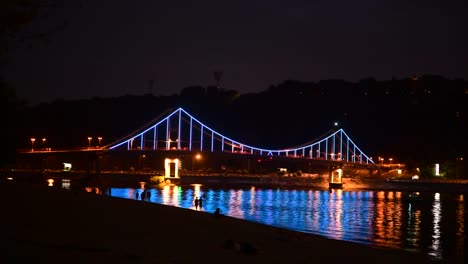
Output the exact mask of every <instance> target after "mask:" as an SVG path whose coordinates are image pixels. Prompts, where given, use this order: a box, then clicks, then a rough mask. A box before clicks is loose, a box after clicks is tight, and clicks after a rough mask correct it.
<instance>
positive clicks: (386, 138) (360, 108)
mask: <svg viewBox="0 0 468 264" xmlns="http://www.w3.org/2000/svg"><path fill="white" fill-rule="evenodd" d="M467 91H468V82H467V81H464V80H449V79H446V78H443V77H440V76H429V75H428V76H422V77H419V78H408V79H400V80H389V81H376V80H374V79H365V80H361V81H359V82H356V83H353V82H347V81H343V80H324V81H320V82H302V81H294V80H288V81H284V82H283V83H281V84H278V85H274V86H271V87H269V88H268V89H266V90H264V91H262V92H259V93H249V94H239V93H238V92H237V91H235V90H225V89H218V88H216V87H200V86H193V87H187V88H184V89H183V90H182V91H181V92H180V93H179V94H177V95H172V96H154V95H150V94H147V95H142V96H132V95H126V96H122V97H117V98H92V99H89V100H74V101H66V100H57V101H54V102H52V103H43V104H40V105H37V106H29V107H24V108H23V110H22V111H21V112H19V113H18V118H19V119H20V120H21V121H20V122H17V123H18V134H17V140H18V141H17V142H16V143H17V147H18V148H28V147H30V146H31V142H30V138H31V137H36V138H38V139H40V138H46V139H47V141H46V142H47V145H48V146H50V147H54V148H70V147H85V146H87V145H88V140H87V138H88V136H91V137H94V138H97V137H98V136H99V137H102V138H103V142H102V144H108V143H110V142H113V141H114V140H117V139H119V138H120V137H123V136H125V135H127V134H128V133H130V132H131V131H133V130H135V129H137V128H139V127H141V126H143V125H145V124H146V123H147V122H149V121H150V120H153V119H154V118H155V117H157V116H159V115H161V114H162V113H164V112H165V111H167V110H168V109H173V110H175V109H177V108H178V107H182V108H184V109H185V110H187V111H188V112H189V113H191V114H192V115H194V116H195V117H196V118H198V119H199V120H201V121H202V122H204V123H205V124H206V125H208V126H209V127H211V128H213V129H215V130H216V131H218V132H220V133H221V134H224V135H226V136H228V137H231V138H233V139H236V140H238V141H239V142H243V143H245V144H249V145H254V146H259V147H266V148H285V147H291V146H296V145H300V144H303V143H305V142H308V141H310V140H313V139H316V138H318V137H320V136H321V135H323V134H324V133H326V132H327V131H329V130H330V129H337V127H335V126H334V122H338V124H339V125H338V128H343V129H344V130H345V131H346V132H347V134H348V135H349V136H350V137H351V138H352V139H353V140H354V142H355V143H357V145H358V146H360V148H361V149H362V150H363V151H364V152H365V153H366V154H368V155H369V156H373V157H377V156H385V157H394V159H395V160H397V161H401V162H405V161H408V160H419V161H428V162H432V161H439V160H452V159H455V158H457V157H459V156H460V155H463V154H464V151H465V149H466V141H465V133H466V123H467V122H466V121H467V118H466V108H465V106H466V105H467ZM38 142H39V143H41V142H40V141H38Z"/></svg>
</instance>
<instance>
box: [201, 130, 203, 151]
mask: <svg viewBox="0 0 468 264" xmlns="http://www.w3.org/2000/svg"><path fill="white" fill-rule="evenodd" d="M200 151H203V124H202V125H201V128H200Z"/></svg>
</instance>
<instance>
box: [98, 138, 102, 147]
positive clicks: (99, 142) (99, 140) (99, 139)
mask: <svg viewBox="0 0 468 264" xmlns="http://www.w3.org/2000/svg"><path fill="white" fill-rule="evenodd" d="M97 139H98V147H100V146H101V140H102V137H98V138H97Z"/></svg>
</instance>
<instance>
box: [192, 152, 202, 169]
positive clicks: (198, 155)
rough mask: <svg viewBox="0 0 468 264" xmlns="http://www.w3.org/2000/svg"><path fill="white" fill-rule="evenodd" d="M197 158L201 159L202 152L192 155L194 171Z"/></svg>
mask: <svg viewBox="0 0 468 264" xmlns="http://www.w3.org/2000/svg"><path fill="white" fill-rule="evenodd" d="M195 159H196V160H200V159H201V155H200V154H197V155H195V156H193V157H192V172H193V171H194V167H195Z"/></svg>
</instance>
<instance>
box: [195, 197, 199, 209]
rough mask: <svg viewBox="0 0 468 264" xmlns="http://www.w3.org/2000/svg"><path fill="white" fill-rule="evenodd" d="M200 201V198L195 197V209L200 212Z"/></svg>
mask: <svg viewBox="0 0 468 264" xmlns="http://www.w3.org/2000/svg"><path fill="white" fill-rule="evenodd" d="M199 202H200V200H198V197H195V209H196V210H198V203H199Z"/></svg>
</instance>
